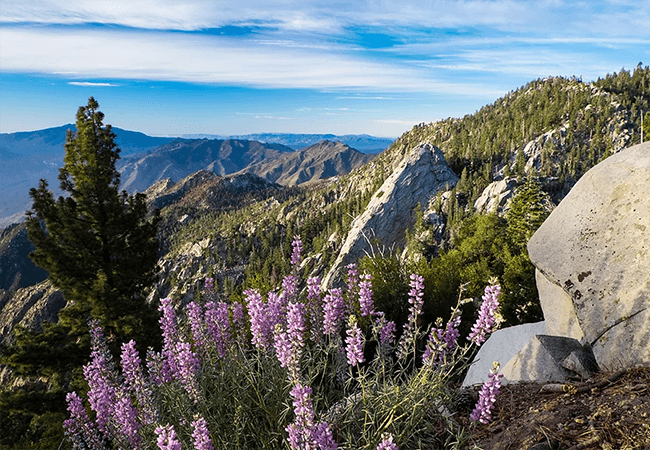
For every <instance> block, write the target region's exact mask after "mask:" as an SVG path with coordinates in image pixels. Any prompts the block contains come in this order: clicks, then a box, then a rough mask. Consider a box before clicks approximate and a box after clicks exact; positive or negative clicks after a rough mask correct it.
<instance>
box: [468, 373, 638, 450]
mask: <svg viewBox="0 0 650 450" xmlns="http://www.w3.org/2000/svg"><path fill="white" fill-rule="evenodd" d="M549 390H550V391H551V392H548V391H549ZM492 418H493V421H492V422H491V423H490V424H489V425H482V424H478V423H470V420H469V419H468V418H466V415H465V417H464V418H461V417H460V416H458V417H457V420H458V421H459V425H461V426H463V427H466V429H468V430H471V433H472V434H473V438H472V439H471V441H470V444H469V446H467V449H479V448H480V449H484V450H492V449H494V450H510V449H513V450H515V449H516V450H526V449H531V450H533V449H534V450H579V449H585V450H587V449H607V450H613V449H650V367H637V368H633V369H628V370H621V371H618V372H610V373H600V374H598V375H597V376H594V377H593V378H592V379H590V380H587V381H585V382H577V383H571V384H565V385H555V386H549V385H544V384H539V383H521V384H510V385H505V386H503V387H502V389H501V393H500V394H499V395H498V396H497V402H496V404H495V408H494V410H493V413H492Z"/></svg>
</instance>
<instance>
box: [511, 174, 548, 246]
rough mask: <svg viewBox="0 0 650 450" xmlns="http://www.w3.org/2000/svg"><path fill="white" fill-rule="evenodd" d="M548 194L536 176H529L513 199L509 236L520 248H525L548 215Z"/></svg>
mask: <svg viewBox="0 0 650 450" xmlns="http://www.w3.org/2000/svg"><path fill="white" fill-rule="evenodd" d="M548 214H549V211H548V209H547V200H546V194H545V193H544V191H542V187H541V186H540V184H539V182H538V181H537V180H536V179H535V178H534V177H528V178H527V179H526V181H525V183H524V184H523V185H522V186H521V187H520V188H519V189H518V190H517V194H516V195H515V197H514V198H513V199H512V203H511V205H510V210H509V211H508V213H507V215H506V217H507V219H508V236H509V237H510V239H511V241H512V242H513V244H514V246H515V247H516V248H518V249H525V248H526V245H527V244H528V240H529V239H530V238H531V237H532V236H533V233H535V231H536V230H537V229H538V228H539V227H540V225H541V224H542V222H544V220H545V219H546V217H548Z"/></svg>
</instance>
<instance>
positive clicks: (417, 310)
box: [409, 273, 424, 323]
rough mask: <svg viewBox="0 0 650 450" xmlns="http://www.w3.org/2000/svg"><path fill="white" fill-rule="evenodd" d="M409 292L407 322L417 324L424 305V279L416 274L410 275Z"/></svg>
mask: <svg viewBox="0 0 650 450" xmlns="http://www.w3.org/2000/svg"><path fill="white" fill-rule="evenodd" d="M409 286H410V287H411V290H410V291H409V303H410V304H411V307H410V308H409V312H410V315H409V321H410V322H413V323H417V318H418V317H419V316H420V314H422V306H423V305H424V277H422V276H420V275H416V274H414V273H413V274H411V282H410V283H409Z"/></svg>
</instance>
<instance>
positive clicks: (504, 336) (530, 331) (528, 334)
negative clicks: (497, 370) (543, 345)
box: [463, 321, 546, 386]
mask: <svg viewBox="0 0 650 450" xmlns="http://www.w3.org/2000/svg"><path fill="white" fill-rule="evenodd" d="M545 329H546V324H545V323H544V321H542V322H537V323H525V324H523V325H515V326H514V327H508V328H502V329H500V330H497V331H495V332H494V333H492V335H491V336H490V337H489V339H488V340H487V341H485V343H484V344H483V345H482V346H481V348H480V349H479V351H478V353H477V354H476V356H475V357H474V360H473V361H472V365H471V366H470V368H469V370H468V371H467V375H465V380H464V381H463V386H472V385H475V384H483V383H485V382H486V381H487V380H488V374H489V373H490V370H491V369H492V365H493V363H494V361H497V362H498V363H500V364H501V367H503V366H504V365H505V364H506V363H507V362H508V361H510V360H511V359H512V358H513V357H514V356H515V355H516V354H517V353H518V352H519V351H520V350H521V349H522V348H523V347H524V346H525V345H526V344H527V343H528V342H529V341H530V340H531V339H532V338H534V337H535V335H538V334H544V330H545Z"/></svg>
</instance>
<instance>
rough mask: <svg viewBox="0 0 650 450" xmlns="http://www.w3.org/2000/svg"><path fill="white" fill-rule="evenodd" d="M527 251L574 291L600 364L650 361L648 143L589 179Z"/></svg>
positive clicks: (577, 310) (579, 316)
mask: <svg viewBox="0 0 650 450" xmlns="http://www.w3.org/2000/svg"><path fill="white" fill-rule="evenodd" d="M528 252H529V254H530V259H531V261H532V262H533V264H534V265H535V267H536V268H537V269H538V270H539V271H540V272H541V273H543V274H544V276H545V277H546V278H547V279H548V280H549V281H550V282H551V283H553V284H555V285H556V286H559V287H561V288H562V289H563V290H564V291H565V292H566V293H567V294H568V296H569V298H570V299H571V302H572V304H573V309H574V311H575V315H576V317H577V319H578V322H579V325H580V329H581V331H583V332H584V338H585V342H587V343H589V344H591V346H592V347H593V348H594V354H596V358H597V360H598V364H599V365H600V366H601V367H603V368H615V367H621V366H623V367H627V366H631V365H634V364H639V363H650V345H648V342H650V320H647V319H648V310H649V309H650V275H649V274H650V143H644V144H640V145H635V146H633V147H630V148H628V149H625V150H622V151H621V152H619V153H616V154H615V155H612V156H610V157H609V158H607V159H606V160H604V161H603V162H601V163H600V164H598V165H597V166H595V167H594V168H592V169H591V170H590V171H589V172H587V173H586V174H585V175H583V176H582V178H580V180H579V181H578V183H576V185H575V186H574V187H573V189H572V190H571V192H570V193H569V194H568V195H567V196H566V197H565V198H564V200H563V201H562V202H561V203H560V205H559V206H558V207H557V208H556V209H555V210H554V211H553V212H552V213H551V215H550V216H549V218H548V219H547V220H546V221H545V222H544V224H542V226H541V227H540V228H539V229H538V230H537V232H536V233H535V235H534V236H533V237H532V238H531V240H530V242H529V243H528ZM548 314H551V315H552V314H553V311H551V310H549V308H546V309H544V315H545V317H547V315H548ZM551 321H553V319H551Z"/></svg>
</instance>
